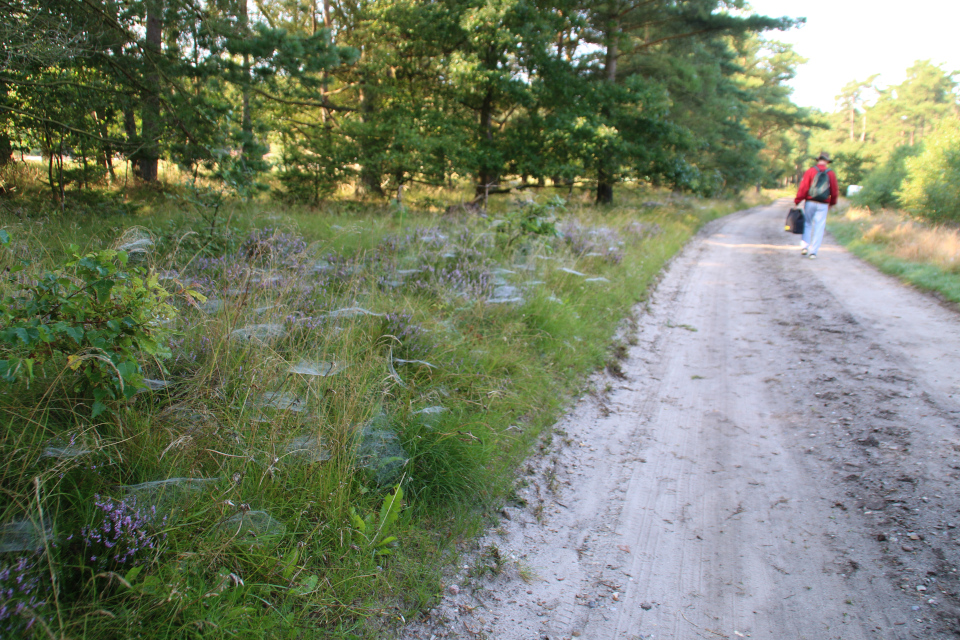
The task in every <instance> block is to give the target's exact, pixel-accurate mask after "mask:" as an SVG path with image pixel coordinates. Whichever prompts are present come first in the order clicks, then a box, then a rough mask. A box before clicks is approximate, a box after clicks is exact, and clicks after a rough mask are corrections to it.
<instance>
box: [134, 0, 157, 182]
mask: <svg viewBox="0 0 960 640" xmlns="http://www.w3.org/2000/svg"><path fill="white" fill-rule="evenodd" d="M162 1H163V0H151V1H150V2H149V3H148V4H147V39H146V46H145V47H144V51H145V53H146V55H147V67H148V68H150V69H151V71H150V72H149V73H148V74H147V77H146V78H144V80H145V82H144V84H145V85H146V87H147V91H148V92H149V93H147V94H146V95H145V96H144V98H143V107H142V110H141V112H140V120H141V123H142V124H141V129H140V133H141V134H142V135H141V138H142V141H141V145H142V148H141V153H140V163H139V165H140V167H139V168H140V179H141V180H143V181H144V182H156V180H157V175H158V172H157V165H158V161H159V159H160V145H159V138H160V73H159V71H158V70H157V67H158V65H159V64H160V42H161V37H162V22H161V16H162V15H163V5H162Z"/></svg>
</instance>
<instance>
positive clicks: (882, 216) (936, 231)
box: [830, 208, 960, 302]
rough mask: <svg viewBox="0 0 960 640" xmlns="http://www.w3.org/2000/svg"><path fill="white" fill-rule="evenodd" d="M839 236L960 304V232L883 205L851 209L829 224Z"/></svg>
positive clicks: (886, 266)
mask: <svg viewBox="0 0 960 640" xmlns="http://www.w3.org/2000/svg"><path fill="white" fill-rule="evenodd" d="M830 230H831V232H832V233H833V234H834V236H836V238H837V239H838V240H839V241H840V242H841V243H843V244H844V245H847V247H848V248H849V249H850V250H851V251H853V252H854V253H855V254H857V255H858V256H860V257H861V258H864V259H866V260H868V261H869V262H871V263H873V264H875V265H876V266H877V267H879V268H880V269H881V270H882V271H884V272H885V273H889V274H891V275H895V276H898V277H900V278H902V279H903V280H904V281H906V282H909V283H910V284H913V285H916V286H918V287H920V288H923V289H926V290H929V291H934V292H937V293H939V294H940V295H942V296H944V298H946V299H947V300H950V301H952V302H960V230H958V229H957V228H956V226H953V225H932V224H928V223H925V222H923V221H919V220H916V219H915V218H912V217H910V216H909V215H906V214H904V213H901V212H898V211H893V210H889V209H885V210H882V211H879V212H877V213H871V212H870V211H869V210H868V209H862V208H851V209H848V210H847V212H846V213H845V214H844V215H843V216H841V217H838V218H836V219H834V220H832V221H831V222H830Z"/></svg>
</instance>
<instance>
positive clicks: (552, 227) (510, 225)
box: [495, 196, 567, 242]
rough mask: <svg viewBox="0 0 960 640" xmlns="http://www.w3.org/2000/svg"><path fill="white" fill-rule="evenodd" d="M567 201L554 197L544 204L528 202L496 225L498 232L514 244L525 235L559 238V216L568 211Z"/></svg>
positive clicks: (533, 201)
mask: <svg viewBox="0 0 960 640" xmlns="http://www.w3.org/2000/svg"><path fill="white" fill-rule="evenodd" d="M566 206H567V201H566V200H564V199H563V198H562V197H560V196H553V197H551V198H549V199H548V200H547V201H546V202H544V203H542V204H541V203H539V202H537V201H536V200H527V201H526V202H524V203H522V204H521V206H520V207H518V208H517V209H515V210H513V211H511V212H510V213H508V214H507V215H506V216H505V218H504V219H503V220H500V221H498V222H497V223H496V227H495V228H496V230H497V231H498V232H500V233H502V234H506V235H507V236H508V237H510V241H511V242H512V241H513V240H515V239H516V238H518V237H520V236H524V235H530V236H559V235H560V231H559V230H558V229H557V216H558V214H560V213H562V212H563V211H564V209H566Z"/></svg>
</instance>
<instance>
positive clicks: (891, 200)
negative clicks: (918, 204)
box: [853, 145, 922, 211]
mask: <svg viewBox="0 0 960 640" xmlns="http://www.w3.org/2000/svg"><path fill="white" fill-rule="evenodd" d="M921 150H922V147H921V146H920V145H913V146H902V147H897V148H896V149H894V151H893V153H892V154H891V155H890V158H889V159H888V160H887V161H886V162H885V163H884V164H883V165H881V166H879V167H877V168H876V169H874V170H873V171H871V172H870V173H869V174H868V175H867V178H866V180H864V182H863V190H862V191H861V192H860V193H859V194H857V196H856V197H855V198H854V199H853V200H854V203H855V204H856V205H858V206H861V207H867V208H869V209H870V210H871V211H879V210H880V209H893V208H896V207H898V206H900V200H899V199H898V196H897V191H899V189H900V185H901V184H902V183H903V180H904V178H906V176H907V167H906V162H907V160H908V159H909V158H912V157H914V156H916V155H917V154H918V153H920V151H921Z"/></svg>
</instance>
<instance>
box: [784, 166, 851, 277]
mask: <svg viewBox="0 0 960 640" xmlns="http://www.w3.org/2000/svg"><path fill="white" fill-rule="evenodd" d="M831 162H833V161H832V160H831V159H830V156H829V155H828V154H827V153H826V152H825V151H823V152H821V153H820V156H819V157H818V158H817V164H816V165H815V166H813V167H810V168H809V169H807V172H806V173H804V174H803V179H802V180H801V181H800V187H799V188H798V189H797V197H796V198H794V200H793V202H794V204H800V202H801V201H804V200H806V204H804V205H803V240H802V241H801V242H800V255H802V256H805V255H807V254H809V255H810V257H811V258H816V257H817V251H819V250H820V243H821V242H823V231H824V229H826V228H827V211H829V210H830V207H832V206H834V205H835V204H837V198H839V197H840V188H839V187H838V186H837V174H835V173H834V172H833V171H831V170H830V168H829V166H830V163H831Z"/></svg>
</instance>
